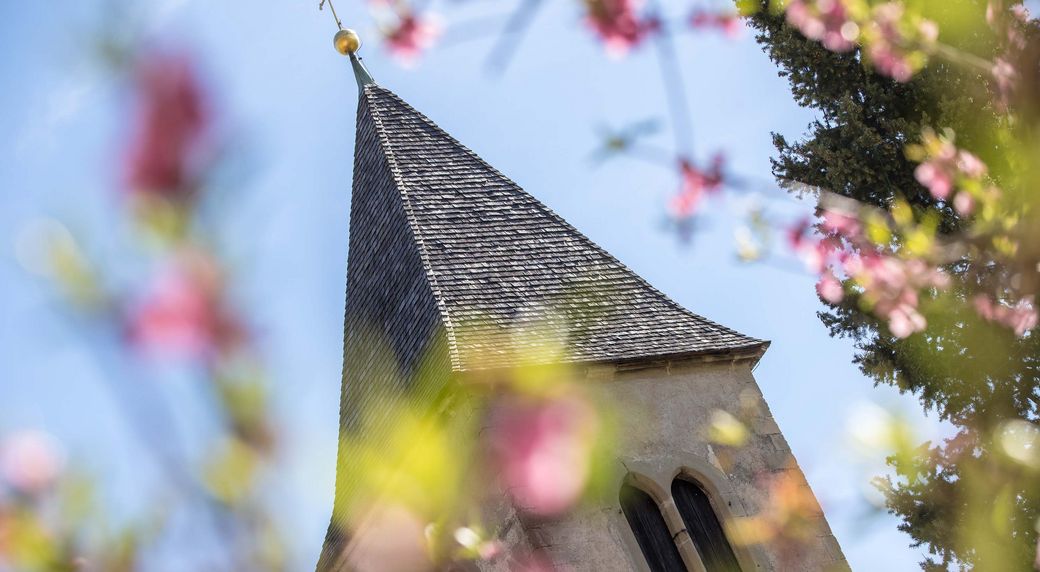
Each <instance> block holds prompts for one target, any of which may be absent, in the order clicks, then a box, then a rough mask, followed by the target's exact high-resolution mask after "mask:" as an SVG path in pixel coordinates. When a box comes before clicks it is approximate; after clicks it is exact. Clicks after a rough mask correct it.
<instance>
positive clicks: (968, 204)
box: [953, 191, 975, 216]
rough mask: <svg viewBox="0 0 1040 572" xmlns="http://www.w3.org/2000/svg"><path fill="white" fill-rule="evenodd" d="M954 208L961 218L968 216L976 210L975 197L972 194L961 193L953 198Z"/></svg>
mask: <svg viewBox="0 0 1040 572" xmlns="http://www.w3.org/2000/svg"><path fill="white" fill-rule="evenodd" d="M953 208H954V209H956V210H957V213H958V214H960V215H961V216H968V215H970V214H971V213H972V211H974V210H975V197H973V196H971V193H966V192H963V191H962V192H959V193H957V195H956V196H954V197H953Z"/></svg>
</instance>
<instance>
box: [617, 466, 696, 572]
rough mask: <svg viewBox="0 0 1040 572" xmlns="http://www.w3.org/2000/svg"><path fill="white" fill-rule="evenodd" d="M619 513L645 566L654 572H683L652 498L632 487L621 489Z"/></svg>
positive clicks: (678, 557)
mask: <svg viewBox="0 0 1040 572" xmlns="http://www.w3.org/2000/svg"><path fill="white" fill-rule="evenodd" d="M621 510H622V511H623V512H624V513H625V518H626V519H628V525H629V526H630V527H631V528H632V532H633V533H634V534H635V537H636V541H638V542H639V548H640V550H642V551H643V556H644V557H645V558H646V563H647V564H648V565H649V566H650V570H652V571H653V572H685V570H686V565H685V564H683V560H682V556H680V555H679V549H678V548H676V546H675V542H674V541H673V540H672V534H671V533H670V532H668V524H667V523H665V521H664V517H663V516H661V511H660V509H658V507H657V503H656V502H655V501H654V499H653V498H652V497H651V496H650V495H648V494H646V493H645V492H643V491H641V490H639V489H637V488H635V487H633V486H631V485H624V486H622V487H621Z"/></svg>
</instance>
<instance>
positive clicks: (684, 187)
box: [669, 154, 725, 219]
mask: <svg viewBox="0 0 1040 572" xmlns="http://www.w3.org/2000/svg"><path fill="white" fill-rule="evenodd" d="M724 165H725V157H724V156H723V155H721V154H717V155H715V157H713V158H712V162H711V165H710V166H709V167H708V168H707V169H701V168H698V167H697V166H695V165H694V164H693V163H692V162H690V161H689V160H687V159H681V160H680V161H679V176H680V179H681V182H680V187H679V194H678V195H676V196H675V197H674V198H673V199H672V202H671V203H670V205H669V206H670V210H671V213H672V215H673V216H674V217H675V218H678V219H685V218H689V217H691V216H693V215H694V214H695V213H696V211H697V208H698V207H699V206H700V203H701V200H702V199H703V198H704V196H705V195H706V194H714V193H716V192H718V191H719V190H720V189H721V188H722V183H723V174H722V170H723V166H724Z"/></svg>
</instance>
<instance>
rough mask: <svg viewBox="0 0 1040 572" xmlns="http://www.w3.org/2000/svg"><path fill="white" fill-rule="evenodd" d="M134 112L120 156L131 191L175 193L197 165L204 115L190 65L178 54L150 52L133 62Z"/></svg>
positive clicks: (182, 189)
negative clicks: (126, 147)
mask: <svg viewBox="0 0 1040 572" xmlns="http://www.w3.org/2000/svg"><path fill="white" fill-rule="evenodd" d="M134 89H135V91H136V95H137V100H138V101H137V114H136V118H135V120H134V128H133V134H132V136H131V144H130V148H129V152H128V153H127V159H126V180H127V184H128V186H129V187H130V189H131V191H133V192H138V193H158V194H162V195H165V196H178V195H183V194H184V193H186V192H187V190H188V189H187V186H188V185H189V184H190V182H191V179H192V178H193V177H195V176H197V174H198V173H195V172H193V171H194V170H195V169H197V167H198V164H199V161H200V159H201V158H200V154H201V152H202V143H203V139H204V135H205V133H206V130H207V128H208V124H209V118H208V113H207V111H206V101H205V97H204V94H203V92H202V88H201V86H200V84H199V81H198V78H197V77H196V74H195V71H194V69H193V68H192V66H191V62H190V61H189V60H188V58H186V57H184V56H182V55H165V54H153V55H151V56H148V57H146V58H144V59H143V60H141V61H140V62H139V63H138V65H137V71H136V75H135V82H134Z"/></svg>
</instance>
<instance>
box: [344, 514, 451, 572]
mask: <svg viewBox="0 0 1040 572" xmlns="http://www.w3.org/2000/svg"><path fill="white" fill-rule="evenodd" d="M426 526H427V523H425V522H423V521H422V520H421V519H420V518H419V517H418V516H417V515H416V514H415V513H414V512H412V511H411V510H409V509H408V508H406V507H403V506H400V505H396V504H380V505H377V506H375V507H373V508H372V510H370V511H368V512H366V513H365V519H364V521H363V522H361V523H359V524H358V525H357V526H356V528H355V529H354V530H353V531H352V536H351V539H350V544H349V545H348V550H347V551H346V562H345V564H346V567H345V569H347V570H353V571H356V572H422V571H423V570H433V569H434V566H433V563H432V562H431V561H430V555H429V547H428V543H427V538H426Z"/></svg>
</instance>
